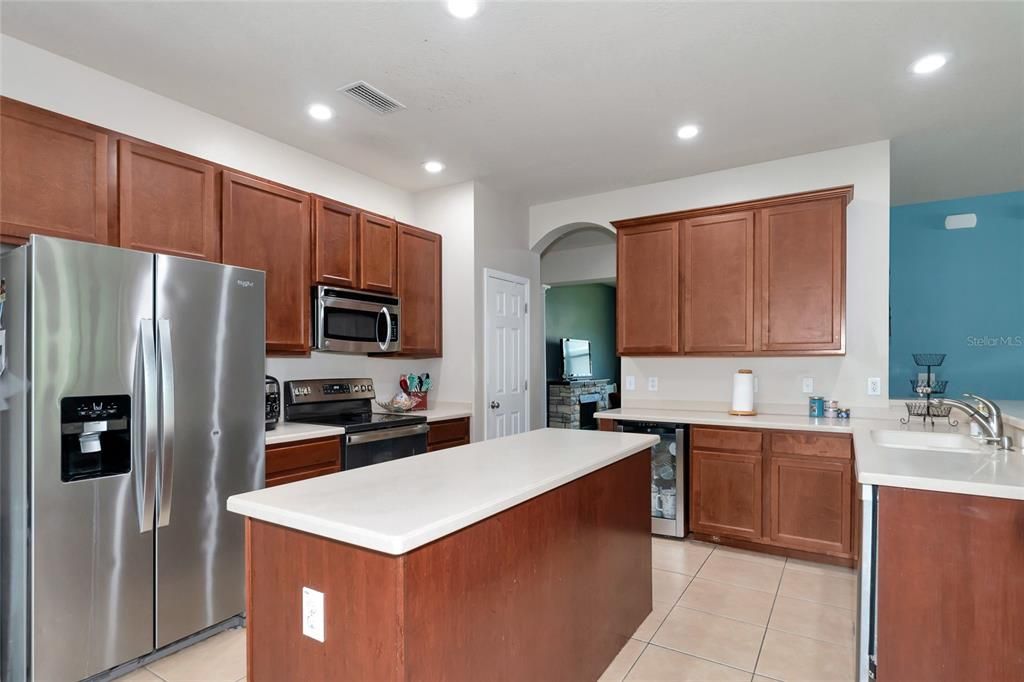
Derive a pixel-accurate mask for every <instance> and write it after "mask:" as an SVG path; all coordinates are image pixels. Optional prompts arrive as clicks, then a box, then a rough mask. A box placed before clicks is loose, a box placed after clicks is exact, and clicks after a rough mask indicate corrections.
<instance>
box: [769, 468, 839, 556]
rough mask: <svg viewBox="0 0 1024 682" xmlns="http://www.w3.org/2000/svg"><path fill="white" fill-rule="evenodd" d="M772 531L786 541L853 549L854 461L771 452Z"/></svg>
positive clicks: (775, 539)
mask: <svg viewBox="0 0 1024 682" xmlns="http://www.w3.org/2000/svg"><path fill="white" fill-rule="evenodd" d="M768 463H769V467H770V473H771V486H770V488H769V492H768V497H769V499H770V500H771V512H770V514H769V519H770V528H769V532H768V537H769V538H770V539H771V541H772V543H774V544H776V545H779V546H782V547H792V548H793V549H803V550H807V551H809V552H823V553H826V554H851V553H852V551H853V547H852V543H853V533H852V527H853V505H852V495H853V463H852V462H850V461H842V460H835V459H825V458H817V459H815V458H809V457H792V456H789V455H776V454H774V453H773V454H772V455H771V456H770V457H769V459H768Z"/></svg>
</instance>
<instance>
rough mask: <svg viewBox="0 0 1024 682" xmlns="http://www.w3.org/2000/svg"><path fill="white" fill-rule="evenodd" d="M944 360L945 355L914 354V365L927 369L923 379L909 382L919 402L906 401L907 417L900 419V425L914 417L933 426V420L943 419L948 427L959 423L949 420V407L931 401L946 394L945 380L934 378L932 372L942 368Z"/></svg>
mask: <svg viewBox="0 0 1024 682" xmlns="http://www.w3.org/2000/svg"><path fill="white" fill-rule="evenodd" d="M945 359H946V354H945V353H914V364H916V365H917V366H918V367H925V368H927V373H926V374H925V379H924V380H922V379H921V378H920V377H918V378H914V379H911V380H910V385H911V387H912V388H913V389H914V393H917V395H919V396H920V397H921V398H920V399H919V400H908V401H907V416H906V417H903V418H901V419H900V423H901V424H909V423H910V422H911V421H912V420H913V419H914V418H915V417H920V418H921V423H922V424H927V423H929V422H931V425H932V426H933V427H934V426H935V418H936V417H939V418H940V419H945V420H946V421H947V422H948V423H949V425H950V426H956V425H957V424H958V423H959V422H957V420H955V419H953V418H951V417H950V416H949V415H950V412H951V411H952V409H953V408H952V407H950V406H949V405H937V404H936V403H935V402H933V401H932V398H933V396H941V395H942V394H944V393H945V392H946V384H947V383H949V382H948V381H946V380H939V379H936V378H935V373H934V372H932V368H933V367H940V366H942V363H943V361H944V360H945Z"/></svg>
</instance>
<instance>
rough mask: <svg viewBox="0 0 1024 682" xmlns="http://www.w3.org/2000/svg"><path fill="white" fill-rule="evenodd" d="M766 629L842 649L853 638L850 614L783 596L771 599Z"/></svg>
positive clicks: (837, 608)
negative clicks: (838, 645) (835, 645)
mask: <svg viewBox="0 0 1024 682" xmlns="http://www.w3.org/2000/svg"><path fill="white" fill-rule="evenodd" d="M768 627H769V628H771V629H772V630H782V631H784V632H789V633H792V634H794V635H803V636H804V637H810V638H811V639H820V640H822V641H825V642H832V643H833V644H842V645H844V646H853V645H854V639H855V637H856V621H855V618H854V612H853V611H848V610H846V609H841V608H839V607H837V606H828V605H827V604H818V603H816V602H812V601H804V600H803V599H793V598H791V597H783V596H779V597H777V598H776V599H775V607H774V608H773V609H772V616H771V620H769V621H768Z"/></svg>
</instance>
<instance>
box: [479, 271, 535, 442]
mask: <svg viewBox="0 0 1024 682" xmlns="http://www.w3.org/2000/svg"><path fill="white" fill-rule="evenodd" d="M529 293H530V280H528V279H524V278H522V277H517V276H515V275H508V274H505V273H502V272H496V271H494V270H485V271H484V296H485V300H486V303H485V305H484V325H485V329H484V344H485V347H484V373H485V386H484V400H485V405H484V408H485V410H486V414H487V420H486V431H485V433H484V438H486V439H490V438H500V437H501V436H508V435H511V434H513V433H522V432H523V431H528V430H529V429H530V415H529V412H530V410H529V400H528V399H527V396H528V391H529V385H528V383H527V377H528V375H529V366H530V358H529V338H530V317H529V309H528V301H529Z"/></svg>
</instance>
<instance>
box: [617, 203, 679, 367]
mask: <svg viewBox="0 0 1024 682" xmlns="http://www.w3.org/2000/svg"><path fill="white" fill-rule="evenodd" d="M616 243H617V248H618V256H617V268H616V269H617V280H618V281H617V286H616V305H617V315H616V317H617V322H616V324H617V327H618V331H617V335H618V344H617V345H618V352H619V355H645V354H647V355H658V354H661V355H667V354H671V353H678V352H679V224H678V223H676V222H671V223H659V224H657V225H644V226H642V227H630V228H620V229H619V231H618V235H617V237H616Z"/></svg>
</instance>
